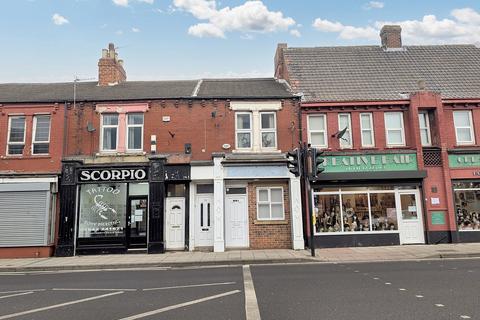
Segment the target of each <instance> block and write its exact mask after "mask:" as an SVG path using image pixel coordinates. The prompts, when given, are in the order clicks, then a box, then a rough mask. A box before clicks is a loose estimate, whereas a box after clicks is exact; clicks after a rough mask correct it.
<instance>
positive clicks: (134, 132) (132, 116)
mask: <svg viewBox="0 0 480 320" xmlns="http://www.w3.org/2000/svg"><path fill="white" fill-rule="evenodd" d="M127 150H129V151H141V150H143V113H129V114H127Z"/></svg>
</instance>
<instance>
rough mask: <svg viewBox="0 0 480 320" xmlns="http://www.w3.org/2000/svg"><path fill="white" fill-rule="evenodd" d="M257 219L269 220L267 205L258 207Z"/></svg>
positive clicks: (268, 207)
mask: <svg viewBox="0 0 480 320" xmlns="http://www.w3.org/2000/svg"><path fill="white" fill-rule="evenodd" d="M258 219H270V206H269V205H268V204H259V205H258Z"/></svg>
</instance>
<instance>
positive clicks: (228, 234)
mask: <svg viewBox="0 0 480 320" xmlns="http://www.w3.org/2000/svg"><path fill="white" fill-rule="evenodd" d="M225 246H226V247H230V248H232V247H236V248H239V247H241V248H245V247H248V211H247V197H246V196H242V195H235V196H227V197H226V198H225Z"/></svg>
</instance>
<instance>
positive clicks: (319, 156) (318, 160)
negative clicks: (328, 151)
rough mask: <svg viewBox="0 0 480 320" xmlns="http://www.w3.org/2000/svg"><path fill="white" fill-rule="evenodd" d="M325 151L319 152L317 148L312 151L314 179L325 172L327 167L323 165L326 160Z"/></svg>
mask: <svg viewBox="0 0 480 320" xmlns="http://www.w3.org/2000/svg"><path fill="white" fill-rule="evenodd" d="M323 153H324V151H322V150H318V149H316V148H313V149H312V160H313V166H312V169H313V170H312V176H313V177H314V178H316V177H318V175H319V174H320V173H322V172H323V171H325V167H324V165H323V163H324V162H325V158H324V157H323Z"/></svg>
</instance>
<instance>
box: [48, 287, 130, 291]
mask: <svg viewBox="0 0 480 320" xmlns="http://www.w3.org/2000/svg"><path fill="white" fill-rule="evenodd" d="M137 290H138V289H114V288H111V289H100V288H85V289H82V288H53V289H52V291H137Z"/></svg>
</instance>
